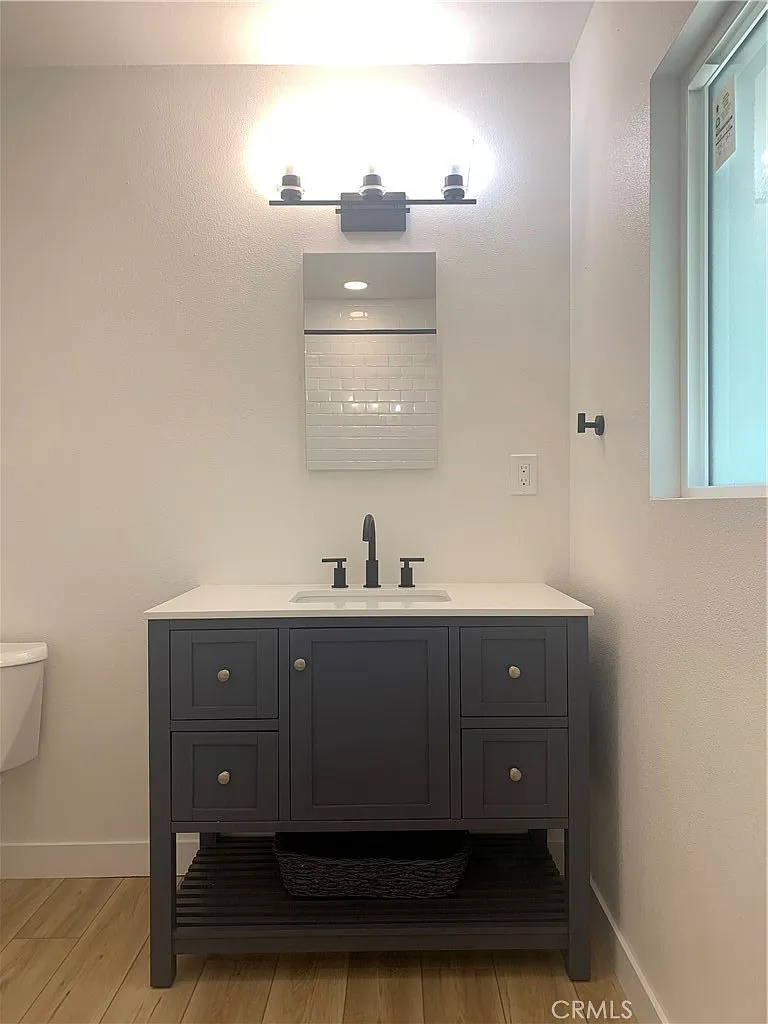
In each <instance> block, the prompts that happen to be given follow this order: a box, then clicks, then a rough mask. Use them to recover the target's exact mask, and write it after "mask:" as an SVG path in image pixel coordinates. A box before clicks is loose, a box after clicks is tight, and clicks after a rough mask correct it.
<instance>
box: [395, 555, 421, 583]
mask: <svg viewBox="0 0 768 1024" xmlns="http://www.w3.org/2000/svg"><path fill="white" fill-rule="evenodd" d="M400 561H401V562H402V565H401V567H400V586H401V587H406V588H409V587H412V586H413V585H414V583H413V569H412V568H411V562H424V561H426V559H424V558H401V559H400Z"/></svg>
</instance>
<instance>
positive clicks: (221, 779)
mask: <svg viewBox="0 0 768 1024" xmlns="http://www.w3.org/2000/svg"><path fill="white" fill-rule="evenodd" d="M231 778H232V776H231V775H230V774H229V772H219V774H218V775H217V776H216V781H217V782H218V784H219V785H220V786H228V785H229V780H230V779H231Z"/></svg>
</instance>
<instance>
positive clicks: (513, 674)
mask: <svg viewBox="0 0 768 1024" xmlns="http://www.w3.org/2000/svg"><path fill="white" fill-rule="evenodd" d="M507 675H508V676H509V678H510V679H519V678H520V669H519V668H518V667H517V665H510V666H509V668H508V669H507Z"/></svg>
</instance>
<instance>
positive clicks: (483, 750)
mask: <svg viewBox="0 0 768 1024" xmlns="http://www.w3.org/2000/svg"><path fill="white" fill-rule="evenodd" d="M461 757H462V762H461V770H462V813H463V815H464V817H466V818H564V817H565V816H566V815H567V813H568V731H567V729H464V730H462V734H461Z"/></svg>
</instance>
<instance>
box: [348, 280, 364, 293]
mask: <svg viewBox="0 0 768 1024" xmlns="http://www.w3.org/2000/svg"><path fill="white" fill-rule="evenodd" d="M344 287H345V288H346V289H347V290H348V291H350V292H362V291H364V290H365V289H366V288H367V287H368V282H367V281H345V282H344Z"/></svg>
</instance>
